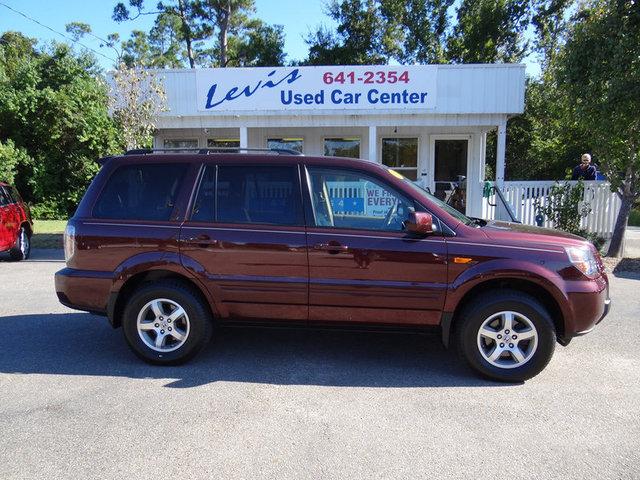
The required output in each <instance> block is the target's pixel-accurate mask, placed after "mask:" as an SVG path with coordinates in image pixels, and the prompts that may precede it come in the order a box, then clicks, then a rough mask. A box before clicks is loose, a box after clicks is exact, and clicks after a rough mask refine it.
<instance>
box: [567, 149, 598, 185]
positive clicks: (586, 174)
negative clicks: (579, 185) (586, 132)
mask: <svg viewBox="0 0 640 480" xmlns="http://www.w3.org/2000/svg"><path fill="white" fill-rule="evenodd" d="M595 179H596V167H595V165H591V155H589V154H588V153H583V154H582V157H581V158H580V163H579V164H578V165H576V168H574V169H573V175H571V180H595Z"/></svg>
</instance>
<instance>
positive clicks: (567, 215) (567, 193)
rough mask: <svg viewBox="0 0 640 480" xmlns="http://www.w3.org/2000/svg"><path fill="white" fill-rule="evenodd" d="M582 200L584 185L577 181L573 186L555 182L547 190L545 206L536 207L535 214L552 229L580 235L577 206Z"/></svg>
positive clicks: (579, 217)
mask: <svg viewBox="0 0 640 480" xmlns="http://www.w3.org/2000/svg"><path fill="white" fill-rule="evenodd" d="M583 198H584V184H583V183H582V181H579V182H578V183H577V184H576V185H575V186H572V185H571V184H570V183H567V182H565V183H564V184H561V183H558V182H556V184H555V185H553V186H552V187H551V188H550V189H549V197H548V201H547V203H546V204H545V205H540V204H538V205H536V212H537V213H539V214H542V215H543V216H544V217H546V218H547V219H549V220H550V221H551V223H553V226H554V228H557V229H559V230H563V231H565V232H569V233H573V234H575V235H580V234H581V233H584V230H582V229H581V228H580V221H581V219H582V217H581V216H580V210H579V205H580V202H581V201H582V199H583Z"/></svg>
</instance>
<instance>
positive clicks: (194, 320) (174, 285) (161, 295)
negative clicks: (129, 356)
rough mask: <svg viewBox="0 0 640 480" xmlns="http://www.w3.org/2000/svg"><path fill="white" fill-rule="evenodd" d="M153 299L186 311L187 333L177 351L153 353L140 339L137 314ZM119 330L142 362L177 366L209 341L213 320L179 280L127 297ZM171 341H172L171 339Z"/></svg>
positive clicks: (155, 284)
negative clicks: (165, 301) (169, 302)
mask: <svg viewBox="0 0 640 480" xmlns="http://www.w3.org/2000/svg"><path fill="white" fill-rule="evenodd" d="M156 299H168V300H170V301H172V302H175V303H176V304H178V305H179V306H181V307H182V308H183V309H184V310H185V312H186V315H187V318H188V323H189V329H188V334H187V335H186V340H184V343H183V344H182V345H181V346H180V347H179V348H177V349H176V350H173V351H162V352H159V351H156V350H154V349H153V348H151V347H150V346H148V345H147V344H145V341H144V340H143V339H142V335H143V333H144V332H142V333H139V332H138V326H137V323H138V314H139V313H140V312H141V311H142V310H143V308H144V307H145V305H147V304H148V303H149V302H151V301H153V300H156ZM174 328H175V325H174ZM122 329H123V333H124V337H125V339H126V341H127V343H128V345H129V347H130V348H131V350H133V352H134V353H135V354H136V355H137V356H138V357H140V358H141V359H142V360H144V361H145V362H148V363H151V364H154V365H178V364H181V363H184V362H186V361H188V360H190V359H192V358H193V357H194V356H195V355H197V354H198V353H199V352H200V351H201V350H202V349H203V348H204V347H205V346H206V345H207V344H208V343H209V342H210V340H211V335H212V331H213V319H212V318H211V314H210V310H209V308H208V306H207V305H206V303H205V302H204V301H203V300H202V299H201V296H200V295H199V293H198V292H196V291H194V289H193V288H192V287H190V286H189V285H187V284H185V283H183V282H179V281H159V282H153V283H145V284H143V285H142V286H141V287H139V288H138V289H137V290H136V291H135V292H134V293H133V294H132V295H131V296H130V297H129V298H128V301H127V305H126V307H125V309H124V313H123V316H122ZM156 333H157V332H154V333H152V334H151V335H155V334H156ZM167 337H168V334H167ZM171 340H174V341H175V339H173V338H171ZM178 343H179V342H178Z"/></svg>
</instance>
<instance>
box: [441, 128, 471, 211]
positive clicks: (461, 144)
mask: <svg viewBox="0 0 640 480" xmlns="http://www.w3.org/2000/svg"><path fill="white" fill-rule="evenodd" d="M432 147H433V149H432V152H433V159H434V175H433V178H434V184H433V185H432V191H433V193H434V195H435V196H436V197H438V198H439V199H441V200H443V201H445V202H448V203H449V204H450V205H452V206H453V207H455V208H457V209H458V210H460V211H461V212H463V213H464V212H465V210H466V182H463V181H462V180H463V179H464V177H466V176H467V163H468V158H469V140H468V139H467V138H464V139H435V140H433V144H432ZM456 186H458V187H459V188H458V189H456Z"/></svg>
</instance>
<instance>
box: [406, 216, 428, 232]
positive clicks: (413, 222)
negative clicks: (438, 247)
mask: <svg viewBox="0 0 640 480" xmlns="http://www.w3.org/2000/svg"><path fill="white" fill-rule="evenodd" d="M404 228H405V230H406V231H407V232H410V233H416V234H418V235H428V234H429V233H433V217H432V216H431V214H429V213H425V212H410V213H409V218H408V219H407V220H405V222H404Z"/></svg>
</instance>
